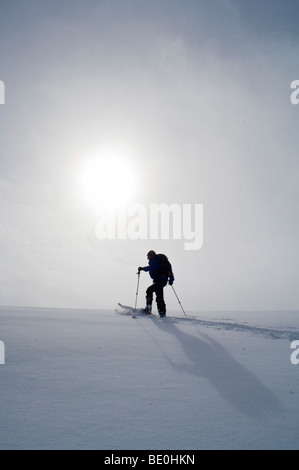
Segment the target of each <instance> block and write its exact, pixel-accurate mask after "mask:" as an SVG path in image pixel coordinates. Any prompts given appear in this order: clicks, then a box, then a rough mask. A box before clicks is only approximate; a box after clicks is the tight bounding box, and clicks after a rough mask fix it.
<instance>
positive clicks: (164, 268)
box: [156, 253, 173, 278]
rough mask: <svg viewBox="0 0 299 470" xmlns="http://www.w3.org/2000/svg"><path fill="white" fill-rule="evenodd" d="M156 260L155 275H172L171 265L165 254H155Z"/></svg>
mask: <svg viewBox="0 0 299 470" xmlns="http://www.w3.org/2000/svg"><path fill="white" fill-rule="evenodd" d="M156 258H157V261H158V269H157V275H158V276H165V277H167V278H168V277H169V276H172V275H173V274H172V267H171V264H170V262H169V261H168V258H167V256H166V255H163V254H162V253H161V254H158V255H156Z"/></svg>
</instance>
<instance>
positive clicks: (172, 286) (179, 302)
mask: <svg viewBox="0 0 299 470" xmlns="http://www.w3.org/2000/svg"><path fill="white" fill-rule="evenodd" d="M171 287H172V290H173V292H174V294H175V296H176V298H177V300H178V303H179V304H180V306H181V309H182V310H183V312H184V315H185V317H186V316H187V315H186V312H185V310H184V309H183V306H182V304H181V301H180V299H179V298H178V296H177V293H176V291H175V290H174V287H173V286H171Z"/></svg>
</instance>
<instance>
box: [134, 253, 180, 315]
mask: <svg viewBox="0 0 299 470" xmlns="http://www.w3.org/2000/svg"><path fill="white" fill-rule="evenodd" d="M147 259H148V266H144V267H139V268H138V273H139V274H140V271H148V272H149V275H150V277H151V278H152V280H153V284H152V285H151V286H149V287H148V288H147V290H146V307H145V309H144V313H149V314H150V313H152V303H153V294H154V292H155V294H156V302H157V308H158V312H159V315H160V317H165V315H166V305H165V301H164V291H163V289H164V287H165V286H166V285H167V282H168V283H169V285H170V286H172V284H173V281H174V276H173V272H172V267H171V264H170V262H169V261H168V258H167V257H166V256H165V255H163V254H156V252H155V251H153V250H151V251H149V252H148V254H147Z"/></svg>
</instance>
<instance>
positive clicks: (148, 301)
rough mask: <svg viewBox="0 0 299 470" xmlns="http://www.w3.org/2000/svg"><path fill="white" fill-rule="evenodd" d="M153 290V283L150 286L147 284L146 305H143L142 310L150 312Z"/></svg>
mask: <svg viewBox="0 0 299 470" xmlns="http://www.w3.org/2000/svg"><path fill="white" fill-rule="evenodd" d="M154 292H155V284H152V285H151V286H149V287H148V288H147V289H146V296H145V300H146V307H145V309H144V310H145V311H146V312H148V313H151V312H152V303H153V294H154Z"/></svg>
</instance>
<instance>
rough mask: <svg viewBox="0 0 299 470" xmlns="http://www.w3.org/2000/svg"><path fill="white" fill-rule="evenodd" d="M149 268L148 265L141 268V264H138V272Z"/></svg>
mask: <svg viewBox="0 0 299 470" xmlns="http://www.w3.org/2000/svg"><path fill="white" fill-rule="evenodd" d="M149 269H150V267H149V266H144V267H143V268H142V267H141V266H139V268H138V272H140V271H149Z"/></svg>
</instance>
